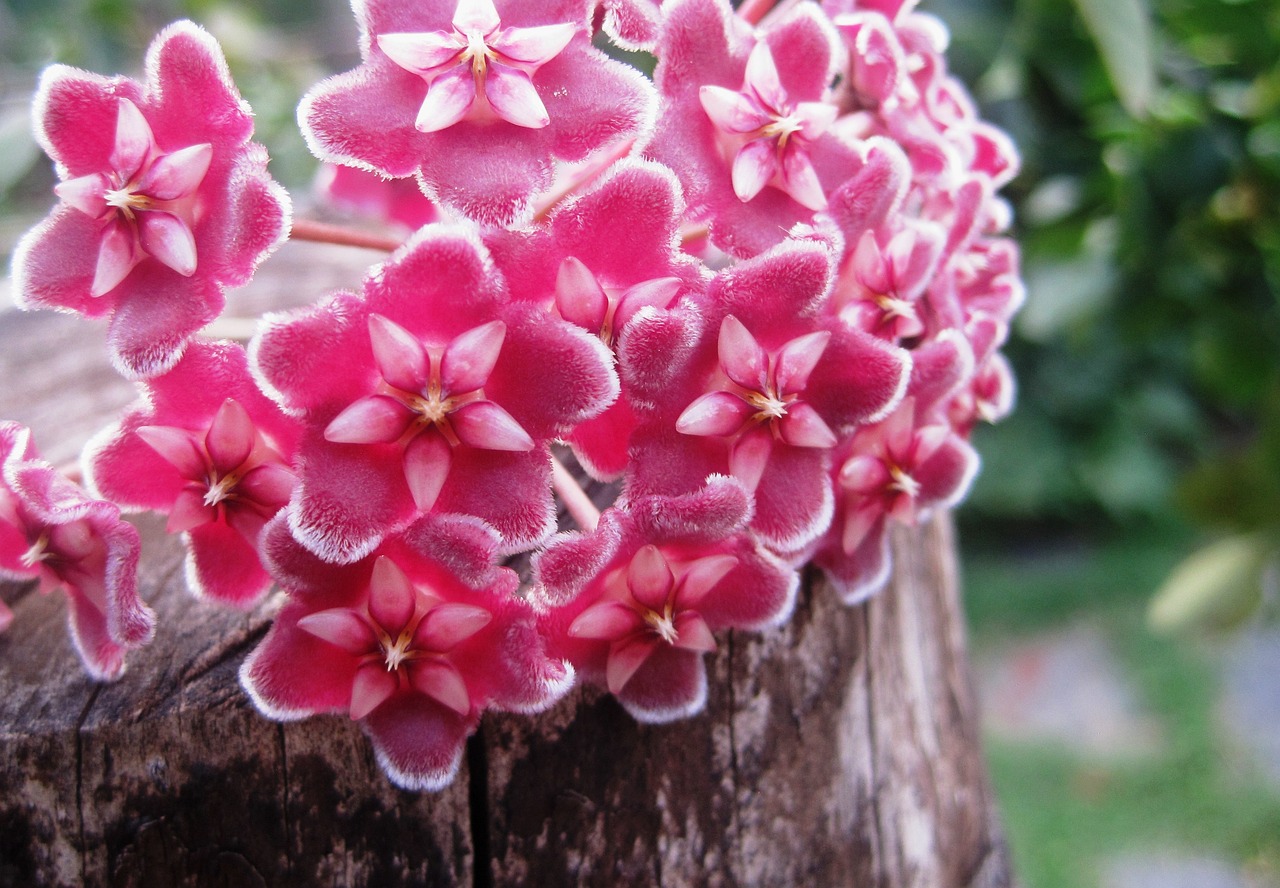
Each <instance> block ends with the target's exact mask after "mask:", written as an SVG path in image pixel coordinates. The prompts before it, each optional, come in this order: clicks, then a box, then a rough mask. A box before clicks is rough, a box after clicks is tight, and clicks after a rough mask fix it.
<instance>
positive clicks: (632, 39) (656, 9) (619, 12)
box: [599, 0, 662, 52]
mask: <svg viewBox="0 0 1280 888" xmlns="http://www.w3.org/2000/svg"><path fill="white" fill-rule="evenodd" d="M599 5H600V7H601V8H602V9H603V10H604V21H603V22H602V23H601V25H602V27H603V28H604V32H605V33H606V34H608V35H609V37H610V39H612V40H613V42H614V43H616V44H618V46H620V47H622V48H623V49H626V50H630V51H632V52H637V51H640V52H652V51H653V46H654V43H655V42H657V39H658V28H659V27H660V26H661V24H662V10H661V6H662V0H600V3H599Z"/></svg>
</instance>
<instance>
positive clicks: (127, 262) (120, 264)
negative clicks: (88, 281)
mask: <svg viewBox="0 0 1280 888" xmlns="http://www.w3.org/2000/svg"><path fill="white" fill-rule="evenodd" d="M141 258H142V257H141V256H140V255H139V254H138V252H137V251H136V250H135V249H134V235H133V231H131V230H130V228H129V226H128V225H127V224H126V223H124V222H121V221H119V220H112V221H111V222H109V223H107V226H106V227H105V228H103V229H102V237H101V239H100V240H99V241H98V263H97V265H96V266H95V267H94V270H93V284H92V285H91V286H90V288H89V295H90V296H104V295H106V294H107V293H110V292H111V291H112V290H114V289H115V288H116V287H117V286H119V285H120V282H121V281H123V280H124V279H125V278H126V277H128V276H129V272H131V271H133V267H134V266H135V265H137V264H138V262H139V261H140V260H141Z"/></svg>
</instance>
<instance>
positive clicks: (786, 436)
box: [778, 403, 838, 447]
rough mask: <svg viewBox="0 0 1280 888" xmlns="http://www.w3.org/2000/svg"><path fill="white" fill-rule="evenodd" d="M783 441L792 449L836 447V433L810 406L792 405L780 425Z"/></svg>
mask: <svg viewBox="0 0 1280 888" xmlns="http://www.w3.org/2000/svg"><path fill="white" fill-rule="evenodd" d="M778 425H779V427H780V430H781V433H782V440H783V441H786V442H787V443H788V444H790V445H791V446H792V447H835V446H836V441H837V440H838V439H837V438H836V433H835V432H833V431H831V427H830V426H829V425H827V424H826V422H824V421H823V419H822V417H821V416H819V415H818V411H816V410H814V409H813V407H812V406H811V405H809V404H805V403H799V404H792V405H791V406H790V407H788V408H787V415H786V416H784V417H782V419H781V420H780V421H779V423H778Z"/></svg>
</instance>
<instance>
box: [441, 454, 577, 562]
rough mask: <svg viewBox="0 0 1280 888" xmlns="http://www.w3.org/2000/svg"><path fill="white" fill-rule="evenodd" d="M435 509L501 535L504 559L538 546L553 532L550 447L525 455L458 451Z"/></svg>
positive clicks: (553, 514)
mask: <svg viewBox="0 0 1280 888" xmlns="http://www.w3.org/2000/svg"><path fill="white" fill-rule="evenodd" d="M436 508H437V509H439V510H441V511H446V512H460V513H462V514H466V515H474V516H476V517H477V518H480V519H482V520H484V521H486V522H488V523H489V524H490V525H492V526H493V527H494V529H496V530H497V531H498V533H500V534H501V535H502V547H501V551H502V552H503V553H504V554H506V553H510V552H516V551H520V550H522V549H528V548H531V547H532V546H535V545H537V544H539V543H540V542H541V541H542V540H544V539H546V537H547V536H549V535H550V534H551V532H552V531H553V530H554V529H555V508H554V504H553V501H552V496H551V467H550V461H549V456H548V453H547V450H546V448H545V447H544V446H538V447H536V448H535V449H534V450H531V451H529V452H527V453H513V452H509V451H503V450H477V449H474V448H469V447H461V448H458V449H457V450H456V451H454V462H453V469H452V471H451V472H450V474H449V481H448V482H447V483H446V484H445V486H444V489H443V490H441V492H440V498H439V500H438V501H437V504H436Z"/></svg>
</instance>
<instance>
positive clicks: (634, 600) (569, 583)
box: [534, 477, 797, 722]
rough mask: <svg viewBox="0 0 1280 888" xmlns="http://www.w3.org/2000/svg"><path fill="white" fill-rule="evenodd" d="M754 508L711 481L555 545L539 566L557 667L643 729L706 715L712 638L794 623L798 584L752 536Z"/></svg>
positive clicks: (728, 486)
mask: <svg viewBox="0 0 1280 888" xmlns="http://www.w3.org/2000/svg"><path fill="white" fill-rule="evenodd" d="M750 508H751V500H750V496H749V494H748V492H747V491H746V489H745V488H744V487H743V486H742V484H741V483H740V482H738V481H736V480H734V479H730V478H724V477H712V478H710V479H708V482H707V484H706V485H705V486H704V487H702V488H701V489H700V490H698V491H697V492H695V493H692V494H689V495H686V496H681V497H641V498H637V499H635V500H633V501H631V502H630V504H629V505H628V506H627V507H626V508H624V509H617V508H615V509H610V510H608V511H606V512H605V513H604V515H603V516H602V518H601V522H600V525H599V527H598V528H597V529H596V531H594V532H593V533H592V534H588V535H579V534H567V535H565V536H562V537H560V538H558V539H557V540H556V541H555V542H553V543H552V544H551V546H549V547H548V548H547V549H546V550H545V551H544V552H542V553H541V554H540V555H539V556H538V559H537V561H536V562H535V568H534V569H535V573H536V576H537V580H538V582H539V584H540V585H539V586H538V587H537V591H536V592H535V593H534V594H535V597H536V599H537V600H538V601H539V603H540V604H542V605H543V606H545V607H546V608H548V613H547V615H546V616H545V617H544V618H543V625H544V629H545V631H546V632H547V634H548V636H549V640H548V646H549V650H550V651H551V654H552V656H563V657H565V658H566V659H568V660H569V661H570V662H572V663H573V664H574V666H575V667H576V668H577V669H578V670H579V671H580V672H581V674H582V675H583V677H584V678H587V679H588V680H592V681H597V682H600V683H602V684H604V685H605V686H606V687H607V688H608V689H609V691H610V693H612V694H613V695H614V696H615V697H617V698H618V700H619V702H620V703H622V705H623V706H624V707H626V709H627V711H628V712H630V713H631V714H632V715H633V716H634V717H635V718H637V719H639V720H640V721H645V722H666V721H672V720H673V719H677V718H682V717H685V716H689V715H692V714H694V713H696V712H698V711H700V710H701V709H702V707H703V705H704V703H705V700H706V669H705V666H704V664H703V655H704V654H706V653H708V652H710V651H714V650H715V649H716V641H715V637H714V634H713V633H715V632H717V631H719V630H722V629H729V628H733V629H753V630H759V629H764V628H766V627H769V626H774V625H777V624H778V623H781V622H782V621H783V620H785V619H786V617H787V616H788V615H789V614H790V612H791V607H792V605H793V603H794V600H795V590H796V585H797V580H796V576H795V573H794V571H791V570H789V569H788V568H787V567H786V566H785V565H783V564H782V563H781V562H780V561H778V560H777V559H776V558H775V557H774V556H772V555H770V554H769V553H768V552H766V551H765V550H764V549H762V548H761V547H760V546H759V544H758V543H756V542H754V541H753V540H752V539H751V536H750V534H748V533H746V532H745V527H746V521H747V518H748V516H749V514H750Z"/></svg>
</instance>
